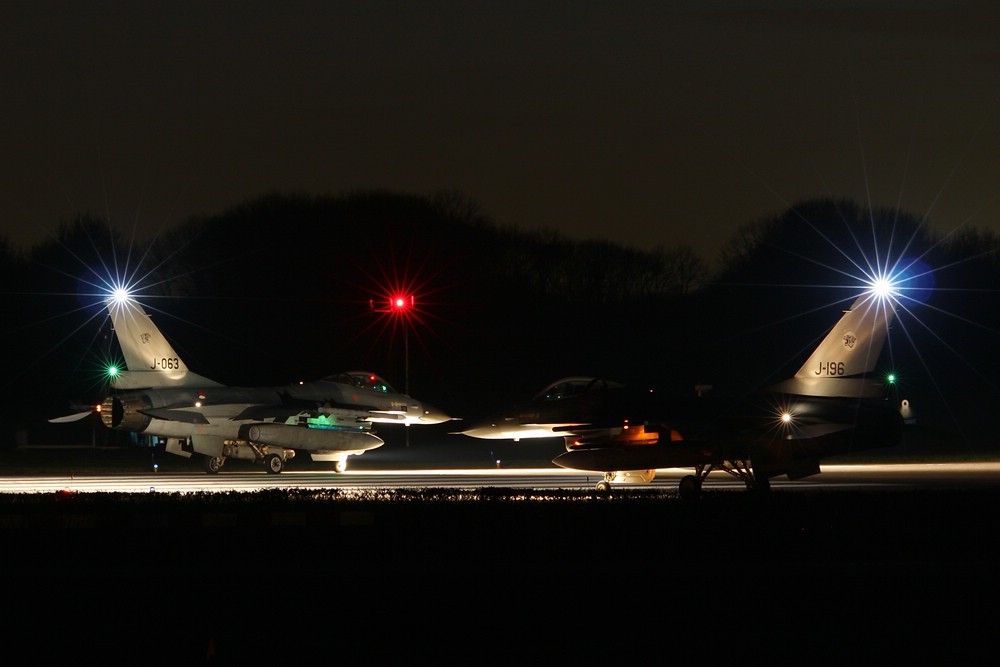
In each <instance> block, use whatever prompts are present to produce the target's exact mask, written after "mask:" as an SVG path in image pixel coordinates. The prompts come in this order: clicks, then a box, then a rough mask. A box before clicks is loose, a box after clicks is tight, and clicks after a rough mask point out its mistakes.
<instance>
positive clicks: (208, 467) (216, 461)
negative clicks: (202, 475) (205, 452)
mask: <svg viewBox="0 0 1000 667" xmlns="http://www.w3.org/2000/svg"><path fill="white" fill-rule="evenodd" d="M225 462H226V459H225V458H224V457H222V456H206V457H205V460H204V465H205V472H207V473H208V474H209V475H217V474H219V471H220V470H222V465H223V464H224V463H225Z"/></svg>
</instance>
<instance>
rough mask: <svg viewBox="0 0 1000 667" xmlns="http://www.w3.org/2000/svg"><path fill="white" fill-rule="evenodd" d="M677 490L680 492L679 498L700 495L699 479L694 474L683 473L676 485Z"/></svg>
mask: <svg viewBox="0 0 1000 667" xmlns="http://www.w3.org/2000/svg"><path fill="white" fill-rule="evenodd" d="M677 491H678V493H680V496H681V498H683V499H685V500H694V499H695V498H697V497H698V496H700V495H701V479H699V478H698V477H696V476H694V475H685V476H684V477H681V481H680V483H679V484H678V485H677Z"/></svg>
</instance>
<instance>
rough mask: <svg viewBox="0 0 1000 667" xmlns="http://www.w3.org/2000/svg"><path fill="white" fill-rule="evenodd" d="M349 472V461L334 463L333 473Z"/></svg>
mask: <svg viewBox="0 0 1000 667" xmlns="http://www.w3.org/2000/svg"><path fill="white" fill-rule="evenodd" d="M345 470H347V461H334V463H333V471H334V472H344V471H345Z"/></svg>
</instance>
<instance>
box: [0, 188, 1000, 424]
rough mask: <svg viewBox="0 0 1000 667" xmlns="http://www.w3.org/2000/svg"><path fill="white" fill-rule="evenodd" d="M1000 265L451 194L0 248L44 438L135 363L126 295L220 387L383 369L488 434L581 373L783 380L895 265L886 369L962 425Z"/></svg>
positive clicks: (887, 242)
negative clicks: (130, 290)
mask: <svg viewBox="0 0 1000 667" xmlns="http://www.w3.org/2000/svg"><path fill="white" fill-rule="evenodd" d="M998 251H1000V240H998V239H997V237H996V236H995V235H994V234H992V233H991V232H985V231H981V230H976V229H963V230H961V231H960V232H957V233H953V234H950V235H942V234H941V233H940V232H937V231H935V230H934V228H933V227H931V226H930V225H929V224H927V222H926V221H924V220H921V219H919V218H917V217H914V216H912V215H909V214H906V213H904V212H901V211H898V210H889V209H885V210H875V211H869V210H867V209H864V208H862V207H859V206H858V205H856V204H854V203H853V202H849V201H835V200H816V201H807V202H803V203H801V204H798V205H796V206H793V207H791V208H789V209H788V210H787V211H785V212H783V213H781V214H780V215H777V216H774V217H769V218H766V219H762V220H758V221H754V222H751V223H748V224H747V225H745V226H744V227H742V228H741V229H739V230H738V231H737V232H736V234H734V236H733V237H732V238H731V239H729V240H728V241H727V242H726V243H725V245H724V248H723V251H722V253H721V255H720V257H719V258H718V260H719V261H718V266H719V268H718V269H717V270H712V271H710V270H709V264H708V262H706V261H705V260H704V259H703V258H701V257H699V256H697V254H696V253H695V252H694V251H693V250H691V249H690V248H687V247H673V248H662V247H661V248H656V249H652V250H638V249H635V248H628V247H625V246H622V245H619V244H616V243H613V242H611V241H575V240H571V239H568V238H566V237H565V236H563V235H561V234H558V233H556V232H553V231H549V230H537V231H525V230H519V229H516V228H514V227H512V226H504V225H500V224H497V223H496V222H494V221H493V220H492V219H491V218H490V217H489V216H488V215H487V214H486V213H485V212H483V211H482V210H481V208H480V207H479V206H478V205H477V204H476V203H475V202H473V201H471V200H469V199H467V198H465V197H463V196H461V195H460V194H455V193H448V194H442V195H439V196H436V197H421V196H414V195H409V194H403V193H395V192H385V191H363V192H356V193H349V194H345V195H343V196H337V197H332V196H330V197H315V196H307V195H301V194H271V195H268V196H265V197H262V198H260V199H257V200H254V201H250V202H247V203H245V204H244V205H241V206H238V207H235V208H233V209H231V210H228V211H225V212H223V213H221V214H219V215H216V216H211V217H201V218H192V219H190V220H188V221H186V222H184V223H182V224H180V225H178V226H176V227H173V228H171V229H169V230H167V231H166V232H165V233H163V234H161V235H160V236H158V237H157V238H155V239H153V240H151V241H148V242H145V243H139V242H136V241H134V240H133V239H132V238H131V237H130V236H129V235H127V234H126V233H124V232H123V231H122V230H120V229H118V228H116V227H114V226H111V225H109V224H108V223H107V222H106V221H104V220H100V219H96V218H91V217H81V218H79V219H77V220H74V221H72V222H70V223H67V224H64V225H63V226H62V227H61V228H60V229H59V231H58V233H57V234H56V235H55V237H54V238H52V239H50V240H48V241H45V242H43V243H40V244H38V245H36V246H34V247H32V248H29V249H27V250H21V251H19V250H16V249H15V248H13V247H12V246H11V245H10V244H9V242H7V240H6V239H3V238H0V275H2V277H3V284H4V286H5V287H4V293H5V295H6V301H7V306H8V313H9V314H10V316H8V317H7V318H5V323H4V324H3V325H2V336H3V339H2V340H3V343H4V349H5V350H6V351H7V354H8V357H9V360H10V362H9V364H8V370H9V373H8V375H7V378H6V381H5V382H4V384H3V389H2V395H3V397H4V406H5V407H4V415H3V418H4V422H5V423H7V424H9V425H11V426H10V427H11V428H20V429H25V428H29V429H34V428H36V425H38V424H44V420H45V418H46V417H49V416H53V415H58V414H62V413H65V412H67V411H68V410H71V409H72V407H73V406H71V405H70V402H71V401H76V402H78V403H81V404H85V403H89V402H92V401H95V400H97V399H98V398H100V396H102V395H103V392H104V391H105V390H106V388H105V387H104V378H103V376H102V372H101V371H102V368H103V365H104V363H105V362H106V361H107V360H109V359H114V358H115V355H116V346H115V344H114V340H113V335H112V332H111V331H110V328H109V324H108V322H107V320H106V318H105V317H104V315H105V313H104V310H103V307H102V304H101V300H102V298H103V297H102V294H103V293H104V292H106V290H107V289H108V287H109V286H111V285H114V284H115V281H116V280H124V281H127V282H128V283H130V284H131V285H133V286H135V287H137V288H138V290H139V293H140V294H141V295H142V301H143V303H144V304H146V305H147V307H148V309H149V310H150V312H151V313H152V314H153V316H154V319H155V320H156V321H157V323H158V325H159V326H160V327H161V329H163V331H164V333H165V334H166V335H167V336H168V338H169V339H170V340H171V341H172V342H173V343H174V345H175V347H176V348H177V350H178V352H179V353H180V354H181V355H182V356H183V357H184V358H185V360H186V361H187V363H188V364H189V366H191V367H192V368H194V369H195V370H196V371H197V372H199V373H200V374H202V375H206V376H208V377H211V378H213V379H216V380H218V381H220V382H225V383H228V384H236V385H241V384H243V385H248V384H271V383H274V384H280V383H284V382H289V381H293V380H298V379H311V378H315V377H320V376H323V375H326V374H331V373H335V372H339V371H343V370H353V369H358V368H366V369H371V370H374V371H376V372H379V373H381V374H382V375H384V376H386V377H387V378H388V379H389V380H390V381H391V382H392V383H393V384H395V385H396V386H397V388H399V389H402V388H403V387H404V386H409V388H410V391H411V393H413V394H414V395H416V396H419V397H421V398H425V399H426V400H428V401H430V402H432V403H435V404H438V405H440V406H441V407H443V408H445V409H447V410H449V411H450V412H452V413H454V414H456V415H459V416H474V415H476V414H481V413H483V412H485V411H488V410H490V409H492V408H495V407H497V406H498V405H503V404H506V403H507V402H510V401H512V400H517V399H520V398H526V397H528V396H529V395H530V394H531V393H533V392H534V391H536V390H537V389H540V388H541V387H542V386H543V385H544V384H546V383H547V382H549V381H550V380H552V379H555V378H556V377H560V376H563V375H577V374H581V375H583V374H587V375H590V374H592V375H603V376H607V377H613V378H616V379H620V380H623V381H626V382H632V383H646V384H650V385H651V386H652V385H655V386H657V387H663V388H666V389H670V390H677V391H686V390H690V389H691V388H692V387H693V386H694V384H696V383H702V384H712V385H713V386H715V387H717V388H718V390H723V389H724V388H725V389H727V390H735V391H742V390H746V389H751V388H755V387H758V386H760V385H761V384H762V383H764V382H767V381H768V380H776V379H781V377H784V376H786V375H787V374H790V373H794V371H795V370H796V369H797V367H798V365H799V364H801V362H802V360H803V358H804V356H805V354H806V353H807V352H808V351H809V349H810V348H811V346H812V345H814V344H815V342H816V340H817V339H818V338H819V337H821V336H822V335H824V334H825V333H826V331H827V330H828V329H829V327H830V326H831V325H832V324H833V322H834V321H835V318H836V316H837V315H838V314H839V311H840V309H842V308H844V307H847V306H848V305H849V304H850V302H851V301H852V297H853V296H854V295H856V294H857V293H858V286H859V281H860V280H861V279H862V278H863V277H864V275H866V274H867V275H871V274H873V273H878V272H879V271H880V270H886V269H888V270H891V271H893V272H900V271H903V272H904V274H905V276H904V277H905V278H906V283H905V286H906V288H907V290H906V291H905V292H904V296H903V297H902V305H903V308H902V309H901V312H900V317H899V319H898V321H897V324H896V326H895V327H894V331H893V333H892V335H891V338H890V342H891V349H890V350H887V352H886V357H887V358H888V361H887V362H886V363H887V366H892V367H893V368H898V369H900V370H898V373H899V375H900V382H901V388H900V390H901V391H904V390H905V391H908V392H912V396H913V397H915V398H914V403H915V404H917V405H919V404H920V403H923V406H926V407H929V406H930V405H933V406H934V410H933V412H934V413H935V414H938V413H940V414H941V415H942V416H943V417H945V418H946V420H945V421H949V422H950V423H957V422H960V421H962V420H964V419H966V418H967V413H968V412H969V410H970V408H969V407H968V406H970V405H975V406H981V405H985V404H988V402H987V399H988V400H989V401H992V400H995V399H996V398H997V395H996V385H995V382H994V381H993V378H992V372H991V370H989V369H992V368H995V367H996V362H997V352H996V350H997V348H998V346H997V342H998V341H997V334H998V332H1000V312H998V311H1000V309H998V308H997V306H996V305H995V304H996V300H995V296H996V292H995V291H994V290H995V288H994V286H995V285H996V284H998V280H997V279H998V257H1000V252H998ZM398 290H404V291H408V292H409V293H412V294H413V295H414V310H413V311H412V312H411V313H410V316H409V318H408V319H402V318H393V317H391V316H390V314H389V313H386V312H385V311H386V310H387V309H386V305H387V299H388V296H389V294H390V293H393V292H394V291H398ZM959 394H961V397H959ZM977 409H978V408H977ZM973 414H974V415H975V414H978V413H976V412H974V413H973ZM6 440H9V438H5V441H6Z"/></svg>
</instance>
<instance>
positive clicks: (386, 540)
mask: <svg viewBox="0 0 1000 667" xmlns="http://www.w3.org/2000/svg"><path fill="white" fill-rule="evenodd" d="M13 458H16V455H15V456H12V457H8V464H9V465H8V467H9V468H11V469H13V468H16V467H17V466H16V464H15V462H14V461H13V460H12V459H13ZM21 465H22V467H21V468H20V469H22V470H23V469H25V467H27V464H25V463H22V464H21ZM79 465H81V466H82V465H83V464H82V463H81V464H79ZM105 465H110V464H108V463H107V462H105ZM553 496H557V497H553ZM998 525H1000V491H997V490H992V489H984V488H977V489H974V490H971V489H958V488H956V489H937V490H933V491H925V492H908V491H891V490H890V491H886V490H881V491H821V492H816V493H812V492H810V493H788V492H775V493H771V494H770V495H768V496H766V497H758V496H753V495H750V494H746V493H743V492H739V491H732V492H729V491H720V492H717V493H710V494H706V495H705V497H703V498H702V499H701V500H699V501H697V502H694V503H691V502H681V501H679V500H678V499H677V498H676V497H674V496H672V495H671V496H663V495H658V494H650V493H645V492H635V493H618V494H615V495H614V496H613V497H611V498H606V497H601V496H598V495H596V494H590V493H586V492H579V491H575V492H567V493H566V494H564V495H559V494H546V495H545V496H543V497H539V498H535V499H529V500H526V499H524V498H523V497H522V494H521V493H520V492H513V491H510V490H505V489H483V490H481V491H480V492H479V493H474V494H467V495H466V496H464V497H463V498H461V499H457V498H456V497H455V496H454V494H453V493H451V492H449V491H447V490H438V491H428V492H395V493H393V492H385V493H379V494H372V495H371V496H367V497H363V498H357V499H348V498H345V497H343V496H341V495H339V494H338V493H337V492H336V491H329V492H320V493H292V494H291V495H289V494H284V493H273V494H272V493H269V492H265V493H259V494H213V495H205V496H179V495H170V494H137V495H130V496H121V495H110V494H81V495H75V496H62V495H58V494H53V495H39V496H35V495H31V496H5V497H0V540H2V542H0V572H2V573H3V580H4V585H3V588H2V600H3V606H4V612H5V613H4V617H5V618H6V619H7V620H6V621H4V628H5V633H4V636H5V637H6V639H5V642H4V647H3V649H2V651H3V653H4V654H5V657H7V658H10V660H7V659H5V660H4V662H5V663H7V664H26V663H28V662H30V663H36V662H38V663H45V662H51V661H53V660H55V659H61V658H63V657H65V656H67V655H69V656H71V657H74V658H76V659H77V661H80V660H82V661H84V662H88V663H89V662H95V661H97V660H101V661H102V662H104V663H106V664H107V663H111V664H116V663H122V664H173V665H177V664H265V663H268V664H287V663H291V662H293V661H294V662H299V661H305V660H309V661H313V660H321V661H323V662H328V663H333V664H388V663H392V664H400V663H403V662H420V663H432V662H433V663H445V664H470V663H471V664H476V663H483V664H514V663H517V664H550V663H568V662H573V663H583V664H606V663H612V662H623V661H625V662H637V663H644V662H655V663H668V664H669V663H673V662H679V663H681V664H694V663H698V664H705V663H708V664H743V663H746V662H748V661H753V662H754V663H755V664H756V663H758V662H759V661H762V660H763V661H767V662H770V663H775V662H777V663H781V664H796V665H797V664H829V665H840V664H856V663H862V664H873V663H881V662H885V661H907V662H911V663H912V662H918V663H920V664H940V663H944V662H945V661H947V662H948V663H954V662H957V661H964V660H977V661H978V660H984V659H986V658H988V657H990V656H991V655H993V653H994V649H995V646H994V645H995V641H996V636H997V635H996V632H997V627H998V621H1000V619H998V615H997V614H996V613H995V611H994V610H995V607H996V604H997V600H1000V544H998V540H997V539H996V535H997V526H998ZM23 656H27V659H25V657H23ZM15 658H16V659H15Z"/></svg>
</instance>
